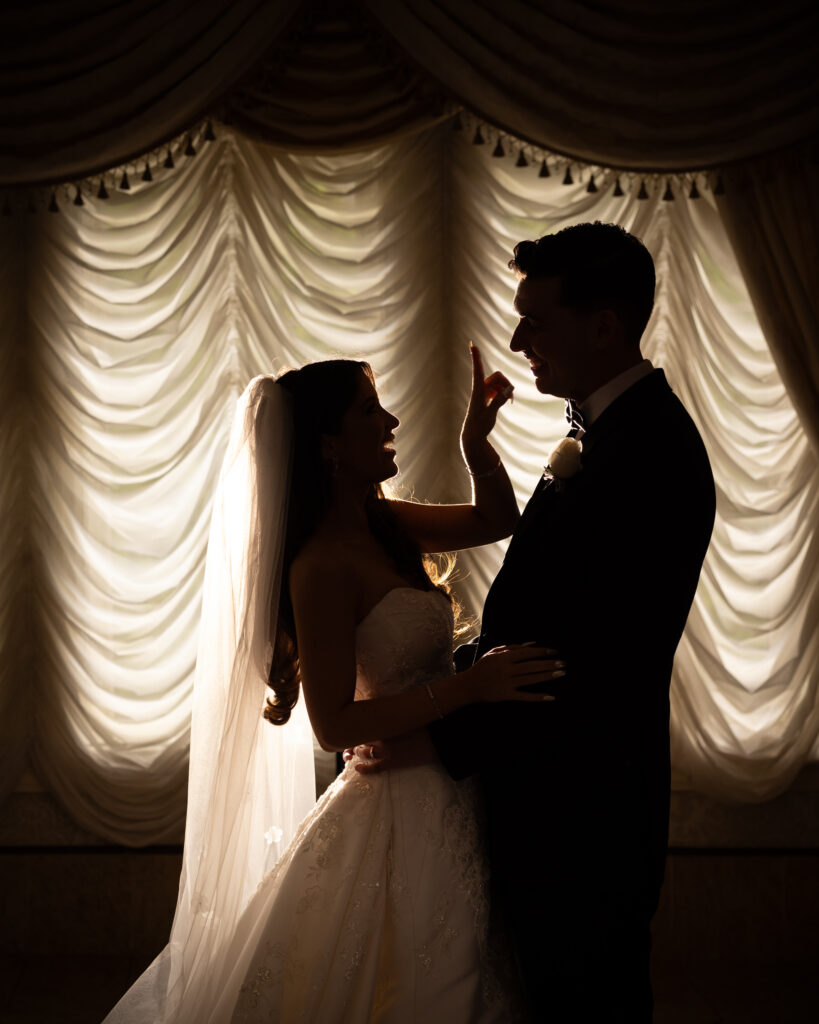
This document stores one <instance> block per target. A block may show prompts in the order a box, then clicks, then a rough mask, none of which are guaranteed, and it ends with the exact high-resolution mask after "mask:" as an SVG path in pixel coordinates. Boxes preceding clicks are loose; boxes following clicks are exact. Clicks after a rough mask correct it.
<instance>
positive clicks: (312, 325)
mask: <svg viewBox="0 0 819 1024" xmlns="http://www.w3.org/2000/svg"><path fill="white" fill-rule="evenodd" d="M442 166H444V167H448V168H450V169H451V178H450V180H449V184H448V191H449V195H450V202H451V217H450V218H449V219H447V218H446V217H445V213H444V210H443V208H442V198H441V197H442V195H443V192H444V191H446V190H441V189H440V188H438V187H437V175H438V174H439V171H440V168H441V167H442ZM561 181H562V178H561V176H560V175H559V174H553V175H552V176H551V177H550V178H547V179H543V178H541V177H539V176H538V168H537V165H536V164H532V165H531V166H529V167H528V168H519V167H516V166H515V161H514V157H513V155H512V154H510V155H509V156H507V157H506V158H504V159H497V158H494V157H492V156H491V147H489V146H473V145H471V144H470V142H469V140H468V138H467V137H466V134H465V133H463V132H461V133H454V132H451V131H450V130H449V127H448V126H444V127H438V128H433V129H429V130H427V131H425V132H423V133H421V134H420V135H418V136H417V137H415V138H412V139H409V138H408V139H404V140H399V141H396V142H392V143H389V144H387V145H384V146H380V147H376V148H370V149H367V150H362V151H360V152H358V153H355V154H349V155H345V156H335V157H308V156H299V157H296V156H292V155H283V154H281V153H276V152H275V151H274V150H272V149H270V148H269V147H267V146H264V145H263V144H260V143H255V142H252V141H250V140H247V139H245V138H243V137H241V136H239V135H236V134H234V133H232V132H230V131H229V130H226V129H223V128H220V130H219V135H218V139H217V141H216V142H215V143H212V144H211V145H210V146H207V147H205V148H204V149H203V150H202V151H201V152H200V154H199V155H198V156H197V158H196V160H194V161H191V162H189V164H188V165H187V166H186V167H185V168H184V169H180V170H178V171H172V172H168V173H167V174H166V175H165V176H164V177H163V178H162V179H158V180H156V181H154V182H152V183H144V184H141V185H140V186H139V187H138V188H134V190H133V192H132V194H131V195H130V196H125V195H115V196H112V198H111V199H109V200H108V201H101V200H93V199H91V200H89V201H87V202H86V204H85V206H84V207H82V208H75V207H73V206H69V207H67V208H66V209H65V210H64V212H63V214H62V215H60V216H52V217H48V218H44V217H41V218H38V219H36V223H37V231H38V234H39V237H38V238H37V240H36V245H35V246H34V251H33V252H32V253H31V254H30V259H31V260H33V261H35V263H36V266H37V268H38V272H37V273H36V274H31V275H30V283H29V288H30V292H29V296H28V301H27V315H28V318H29V335H28V344H29V345H30V346H31V354H32V355H34V356H36V358H35V359H34V361H33V362H34V365H35V366H36V372H35V374H34V381H33V382H32V383H33V386H32V387H31V390H30V401H31V405H30V409H29V414H28V423H29V426H30V429H31V430H32V432H33V433H32V435H31V446H32V449H33V456H34V457H33V460H32V461H33V477H32V478H31V479H30V481H29V482H30V487H31V491H30V493H29V494H28V495H27V501H26V502H21V501H20V497H19V494H8V495H6V496H5V497H6V498H7V499H8V500H9V502H11V504H12V505H13V506H14V507H15V508H17V510H18V515H17V522H18V523H19V522H20V520H21V516H20V515H19V512H20V510H21V507H22V509H23V510H24V511H25V513H26V515H27V516H28V517H29V518H28V519H27V526H28V530H29V531H30V532H29V538H30V545H31V554H32V558H31V559H30V560H27V561H26V563H25V565H23V566H18V568H17V572H16V573H12V574H11V576H12V577H13V578H17V580H18V582H19V576H20V572H21V571H23V570H24V569H25V570H27V571H29V572H31V574H32V578H31V583H32V584H33V594H32V595H31V596H30V600H31V612H32V617H33V620H34V623H35V626H36V629H35V635H36V638H37V642H36V653H35V656H34V658H33V665H34V673H33V678H32V661H31V651H30V650H29V649H28V648H27V647H26V646H22V647H19V648H18V646H17V645H16V642H15V639H16V638H15V636H14V634H12V633H11V627H12V626H13V622H14V614H15V611H14V603H13V601H12V600H11V598H12V596H13V593H14V592H13V590H8V591H7V592H6V594H5V595H4V596H6V597H7V600H6V601H5V602H4V608H5V609H6V616H5V618H4V620H3V621H4V626H5V629H6V633H5V638H4V640H5V649H6V650H7V651H8V652H9V653H10V655H11V663H12V664H13V665H14V666H15V667H16V671H12V672H10V673H9V674H8V675H7V676H6V679H5V682H4V697H5V698H6V705H7V708H12V709H13V711H14V716H13V717H15V718H16V722H17V723H18V725H22V723H23V722H24V714H25V712H24V710H23V706H22V705H20V706H15V701H14V695H15V693H17V692H18V691H19V689H20V688H21V684H20V680H21V679H23V678H25V679H26V682H27V686H26V687H25V688H26V689H29V688H30V693H31V696H32V697H33V704H34V708H35V715H34V727H33V728H34V742H33V747H32V757H33V761H34V765H35V768H36V771H37V772H38V774H39V775H40V776H41V777H42V778H43V779H44V781H45V782H46V783H47V784H48V786H49V787H50V788H53V790H54V792H55V793H57V795H58V796H59V797H60V799H61V800H62V801H63V802H64V804H65V805H66V806H67V807H68V808H69V809H70V811H71V813H72V814H73V815H74V816H75V817H76V818H77V819H78V820H79V821H80V822H82V823H83V824H84V825H86V827H89V828H91V829H92V830H93V831H94V832H96V833H97V834H100V835H102V836H105V837H107V838H110V839H114V840H117V841H124V842H128V843H132V844H140V843H145V842H157V841H162V840H163V839H168V838H174V837H176V836H178V834H179V825H180V822H181V819H182V816H183V814H184V808H183V804H184V796H183V793H184V775H185V758H186V748H187V721H188V708H189V700H190V684H191V678H192V669H193V664H194V658H195V649H196V634H197V623H198V612H199V587H200V585H201V573H202V569H203V560H204V553H205V545H206V538H207V525H208V514H209V507H210V498H211V494H212V491H213V488H214V486H215V479H216V474H217V472H218V467H219V462H220V458H221V453H222V450H223V448H224V444H225V442H226V432H227V429H228V427H229V423H230V419H231V413H232V406H233V404H234V402H235V399H236V397H237V395H238V393H239V391H240V390H241V388H242V386H243V384H244V383H245V382H246V380H247V379H248V378H249V377H250V376H252V375H253V374H254V373H256V372H258V371H259V370H264V369H280V368H281V367H283V366H285V365H292V364H298V363H301V362H304V361H306V360H308V359H313V358H321V357H324V356H326V355H329V354H331V353H342V354H345V355H350V356H356V357H363V358H367V359H369V360H370V361H371V362H372V364H373V366H374V367H375V369H376V372H377V374H378V379H379V385H380V388H381V390H382V392H383V398H384V401H385V402H386V403H387V405H388V407H390V408H392V409H393V410H394V411H395V412H396V413H397V414H398V416H399V418H400V419H401V421H402V425H401V427H400V428H399V431H398V442H399V455H400V459H399V461H400V465H401V476H400V478H399V480H398V487H399V489H400V490H401V492H402V493H411V494H415V495H416V496H417V497H419V498H427V497H429V498H432V499H433V500H458V499H460V498H463V497H464V496H465V495H466V494H467V493H468V480H467V478H466V474H465V473H464V471H463V469H462V467H460V461H459V457H458V454H457V444H456V437H457V426H458V421H459V418H460V415H461V412H462V409H463V407H464V403H465V399H466V388H467V384H468V379H469V371H468V361H467V340H468V339H469V338H472V339H473V340H475V342H476V343H478V344H479V345H480V346H481V347H482V349H483V350H484V354H485V358H486V360H487V364H489V365H491V366H493V367H498V368H500V369H502V370H503V371H504V372H505V373H507V374H508V375H509V377H510V378H511V379H512V380H513V381H514V383H515V385H516V398H515V402H514V404H513V405H512V406H511V407H509V408H508V410H507V411H505V414H504V416H503V417H502V421H501V424H500V426H499V429H498V445H499V448H500V450H501V451H502V453H503V455H504V458H505V460H506V463H507V465H508V467H509V469H510V473H511V475H512V479H513V482H514V484H515V488H516V492H517V494H518V498H519V501H520V502H523V501H525V499H526V498H527V497H528V494H529V493H530V492H531V490H532V488H533V486H534V483H535V481H536V479H537V476H538V475H539V473H540V472H541V467H542V464H543V461H544V457H545V454H546V453H548V451H549V449H550V448H551V445H552V444H553V442H554V440H555V439H557V438H558V437H559V436H561V434H562V433H563V432H564V423H563V420H562V406H561V403H560V402H557V401H554V400H544V399H543V398H542V396H538V395H537V393H536V392H535V390H534V388H533V386H532V383H531V380H530V379H529V375H528V372H527V371H526V367H525V365H524V364H523V363H522V362H521V361H519V360H518V359H516V358H515V357H514V356H513V355H512V353H510V352H509V351H508V350H507V348H506V344H507V340H508V337H509V335H510V333H511V329H512V325H513V322H514V318H513V316H512V312H511V299H512V295H513V291H514V280H513V278H512V275H511V274H510V273H509V272H508V271H507V270H506V269H505V262H506V260H507V259H508V255H509V252H510V250H511V247H512V246H513V245H514V243H515V241H517V240H518V239H519V238H521V237H527V236H531V235H534V234H536V233H538V232H539V231H543V230H544V229H546V230H558V229H559V228H560V227H563V226H565V225H567V224H570V223H576V222H578V221H581V220H588V219H595V218H599V219H602V220H615V221H617V222H619V223H622V224H623V225H624V226H626V227H628V228H629V229H630V230H633V231H635V232H637V233H638V234H640V235H641V236H642V237H644V238H645V240H646V242H647V244H648V245H649V246H650V248H651V249H652V251H653V253H654V256H655V259H656V261H657V266H658V273H659V281H660V284H659V289H658V302H657V309H656V311H655V315H654V318H653V320H652V323H651V325H650V328H649V332H648V336H647V339H646V346H645V348H646V353H647V354H648V355H649V357H650V358H652V359H654V360H655V361H656V362H657V363H658V364H660V365H663V366H664V367H665V369H666V371H667V373H668V376H669V378H670V380H671V382H672V385H673V386H674V387H675V388H676V389H677V391H678V393H679V394H680V395H681V397H682V399H683V401H684V402H685V403H686V405H687V406H688V408H689V409H690V410H691V412H692V414H693V415H694V417H695V419H696V420H697V422H698V424H699V426H700V429H701V431H702V433H703V437H704V439H705V441H706V445H707V446H708V449H709V452H710V454H711V458H712V461H713V465H714V470H715V475H716V478H717V484H718V488H719V495H720V497H719V513H718V522H717V527H716V530H715V536H714V541H713V543H712V548H711V551H710V552H709V556H708V559H707V561H706V568H705V570H704V573H703V577H702V582H701V586H700V589H699V592H698V595H697V599H696V603H695V607H694V610H693V612H692V616H691V619H690V622H689V626H688V629H687V631H686V634H685V638H684V640H683V643H682V645H681V648H680V651H679V654H678V657H677V665H676V671H675V678H674V684H673V691H672V695H673V725H672V734H673V737H674V760H675V764H676V765H677V766H678V767H680V768H682V769H683V770H685V771H686V772H687V773H689V774H690V775H692V776H693V777H694V778H695V779H696V781H697V783H698V784H699V785H700V786H702V787H703V788H704V789H706V790H707V791H709V792H712V793H716V794H719V795H721V796H726V797H730V798H739V799H749V798H750V799H754V798H761V797H764V796H766V795H769V794H770V793H772V792H776V791H778V790H779V789H781V788H782V787H783V786H784V785H787V782H788V781H789V779H790V778H791V777H792V776H793V774H795V772H796V771H797V770H798V768H799V767H800V765H801V764H802V763H803V762H804V760H805V759H806V758H807V757H808V755H809V751H810V747H811V744H812V742H813V741H814V739H815V737H816V735H817V732H819V728H817V725H818V724H819V723H817V720H816V714H817V712H816V707H817V701H816V692H815V691H816V682H817V679H816V670H815V665H816V662H817V658H816V654H817V651H816V637H815V635H813V634H812V632H811V630H810V622H811V621H812V617H811V613H812V609H813V608H815V605H816V592H817V586H819V571H817V541H816V528H815V525H814V524H815V522H816V519H817V517H816V515H815V512H816V507H817V494H818V493H819V474H817V470H816V465H815V462H814V460H813V459H812V456H811V453H810V449H809V446H808V443H807V440H806V437H805V434H804V432H803V430H802V429H801V427H800V425H799V422H798V419H797V417H796V415H795V413H794V411H793V408H792V406H791V404H790V401H789V399H788V397H787V394H786V392H785V390H784V387H783V385H782V383H781V381H780V379H779V377H778V374H777V372H776V368H775V366H774V363H773V361H772V359H771V356H770V354H769V352H768V349H767V347H766V345H765V342H764V339H763V337H762V335H761V332H760V330H759V328H758V327H757V325H756V322H755V319H754V316H753V313H752V311H751V307H750V303H749V300H748V296H747V292H746V290H745V288H744V286H743V283H742V279H741V276H740V274H739V272H738V269H737V266H736V261H735V259H734V257H733V255H732V253H731V250H730V247H729V246H728V244H727V241H726V237H725V233H724V229H723V228H722V226H721V223H720V220H719V217H718V214H717V211H716V209H715V204H714V201H713V199H711V198H708V197H707V196H704V197H703V198H702V199H700V200H698V201H692V200H689V201H684V200H682V199H681V200H678V201H675V202H673V203H669V202H663V201H662V199H661V198H660V195H659V193H658V194H656V195H654V196H653V197H652V198H650V199H649V200H638V199H637V198H636V196H635V195H634V194H626V195H625V196H623V197H621V198H617V197H613V196H612V195H611V188H610V187H608V186H610V185H611V181H610V180H608V181H601V190H600V192H598V193H596V194H591V193H589V192H588V191H587V183H586V182H585V181H583V180H580V178H578V180H577V181H576V182H575V184H573V185H572V186H565V185H563V184H561ZM430 197H436V198H435V200H434V201H432V202H431V201H430ZM447 221H448V227H447V230H446V232H445V233H442V231H441V226H442V223H447ZM7 299H8V297H7ZM635 443H639V439H635ZM624 459H627V453H624ZM624 486H627V479H626V480H624ZM4 518H5V517H4ZM558 542H559V539H556V543H558ZM501 552H502V545H498V546H496V547H495V548H494V549H482V550H479V551H476V552H470V553H468V554H467V555H465V556H462V558H461V560H460V574H461V582H460V584H459V592H460V594H461V595H462V597H463V599H464V601H465V603H466V604H467V607H468V609H469V610H471V611H473V612H474V611H477V610H479V608H480V602H481V600H482V596H483V593H484V592H485V589H486V586H487V585H488V582H489V580H490V579H491V577H492V575H493V574H494V572H495V570H496V567H497V565H498V562H499V559H500V557H501ZM800 624H801V625H800ZM614 678H615V679H616V676H615V677H614ZM615 685H616V683H615ZM14 735H15V736H16V735H25V729H21V730H20V732H19V734H18V733H17V731H16V730H14ZM9 781H12V780H11V779H9Z"/></svg>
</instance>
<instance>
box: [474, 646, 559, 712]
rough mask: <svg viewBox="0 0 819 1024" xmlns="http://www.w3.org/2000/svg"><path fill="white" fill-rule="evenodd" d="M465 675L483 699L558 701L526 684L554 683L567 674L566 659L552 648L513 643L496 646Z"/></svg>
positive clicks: (476, 695) (481, 699)
mask: <svg viewBox="0 0 819 1024" xmlns="http://www.w3.org/2000/svg"><path fill="white" fill-rule="evenodd" d="M463 675H469V676H470V680H469V683H470V688H471V687H473V686H474V687H475V698H476V700H480V701H489V702H495V701H502V700H522V701H544V700H554V699H555V698H554V697H553V696H552V694H549V693H532V692H530V691H528V690H521V689H520V687H522V686H532V685H536V684H538V683H550V682H552V681H553V680H555V679H560V678H561V677H562V676H565V675H566V665H565V662H563V661H561V660H560V659H559V658H558V657H557V655H556V652H555V651H553V650H552V649H551V648H550V647H536V646H534V645H533V644H510V645H509V646H504V647H493V648H492V650H491V651H487V652H486V654H484V655H483V657H482V658H480V659H479V660H478V661H477V662H476V663H475V664H474V665H473V666H472V668H470V669H467V671H466V672H465V673H462V676H463Z"/></svg>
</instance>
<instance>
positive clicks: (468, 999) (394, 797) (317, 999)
mask: <svg viewBox="0 0 819 1024" xmlns="http://www.w3.org/2000/svg"><path fill="white" fill-rule="evenodd" d="M356 660H357V663H358V678H357V684H356V696H357V698H362V697H370V696H376V695H379V694H385V693H397V692H399V691H400V690H402V689H404V688H407V687H409V686H416V685H420V684H423V682H424V681H427V680H431V679H435V678H440V677H441V676H442V675H445V674H448V673H450V672H451V671H452V612H451V609H450V607H449V604H448V602H447V600H446V599H445V597H444V596H443V595H441V594H440V593H438V592H437V591H417V590H412V589H410V588H399V589H398V590H394V591H390V593H388V594H387V595H386V596H385V598H384V599H383V600H382V601H381V602H380V603H379V604H378V605H377V606H376V607H375V608H374V609H373V610H372V611H371V612H370V614H369V615H368V616H367V617H366V618H365V619H364V621H363V622H362V623H361V624H360V626H359V629H358V633H357V645H356ZM476 806H477V802H476V800H475V798H474V793H473V790H472V787H471V786H470V785H464V784H460V785H456V784H455V783H453V782H452V780H451V779H450V778H449V777H448V776H447V774H446V772H445V771H444V770H443V768H442V766H441V765H440V764H437V763H436V764H429V765H421V766H417V767H413V768H408V769H400V770H395V771H392V772H389V771H388V772H384V773H381V774H378V775H368V776H363V775H360V774H359V773H357V772H356V771H355V770H354V765H353V764H352V763H351V764H348V765H347V766H346V768H345V770H344V771H343V772H342V774H341V775H340V776H339V777H338V779H336V781H335V782H334V783H333V784H332V786H330V787H329V789H328V790H327V791H326V793H325V794H324V796H323V797H322V798H321V800H320V801H319V802H318V804H317V805H316V807H315V808H314V810H313V811H312V812H311V814H310V815H308V817H307V818H306V819H305V821H304V822H303V823H302V825H301V826H300V828H299V831H298V833H297V835H296V837H295V839H294V841H293V842H292V843H291V845H290V847H289V849H288V850H287V851H286V852H285V854H284V856H283V857H282V859H281V861H280V862H279V864H278V865H277V866H276V867H275V868H274V869H273V871H271V872H270V874H269V875H268V876H267V877H266V878H265V880H264V881H263V883H262V885H261V886H259V889H258V890H257V892H256V895H255V896H254V898H253V900H252V901H251V904H250V906H249V907H248V910H247V913H246V917H247V931H248V932H252V933H253V938H252V940H249V944H250V945H251V954H250V956H249V957H247V958H246V959H245V961H244V971H245V973H244V984H243V985H242V987H241V991H240V992H239V995H238V1003H237V1005H236V1008H235V1012H234V1016H233V1021H234V1022H237V1024H270V1022H272V1021H281V1022H286V1024H291V1022H297V1021H310V1022H311V1024H338V1022H340V1021H344V1022H345V1024H408V1022H416V1021H424V1022H429V1021H434V1020H447V1021H452V1024H460V1022H462V1021H463V1022H466V1021H469V1022H470V1024H501V1022H502V1024H508V1022H509V1021H510V1020H511V1019H512V1017H511V1015H510V1014H509V1010H508V1002H506V1003H505V1002H504V1000H503V999H500V998H498V996H499V993H501V988H500V984H499V982H498V981H497V974H496V972H494V971H493V970H490V969H488V966H487V965H488V961H489V959H491V958H490V957H489V955H488V944H487V937H486V936H487V928H488V917H489V914H488V896H487V880H488V871H487V866H486V859H485V857H484V854H483V844H482V834H481V825H480V824H479V822H478V821H477V820H476Z"/></svg>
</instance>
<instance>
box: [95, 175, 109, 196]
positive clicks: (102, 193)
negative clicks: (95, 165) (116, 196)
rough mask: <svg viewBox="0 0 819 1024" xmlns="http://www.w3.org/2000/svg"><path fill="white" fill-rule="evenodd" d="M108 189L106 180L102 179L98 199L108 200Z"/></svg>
mask: <svg viewBox="0 0 819 1024" xmlns="http://www.w3.org/2000/svg"><path fill="white" fill-rule="evenodd" d="M107 198H108V189H107V188H106V187H105V178H100V187H99V189H98V191H97V199H107Z"/></svg>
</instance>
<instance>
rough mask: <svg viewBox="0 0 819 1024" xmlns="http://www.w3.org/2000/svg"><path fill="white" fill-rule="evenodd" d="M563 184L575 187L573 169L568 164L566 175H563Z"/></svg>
mask: <svg viewBox="0 0 819 1024" xmlns="http://www.w3.org/2000/svg"><path fill="white" fill-rule="evenodd" d="M563 184H564V185H574V178H573V177H572V169H571V167H570V166H569V165H568V164H567V165H566V173H565V174H564V175H563Z"/></svg>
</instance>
